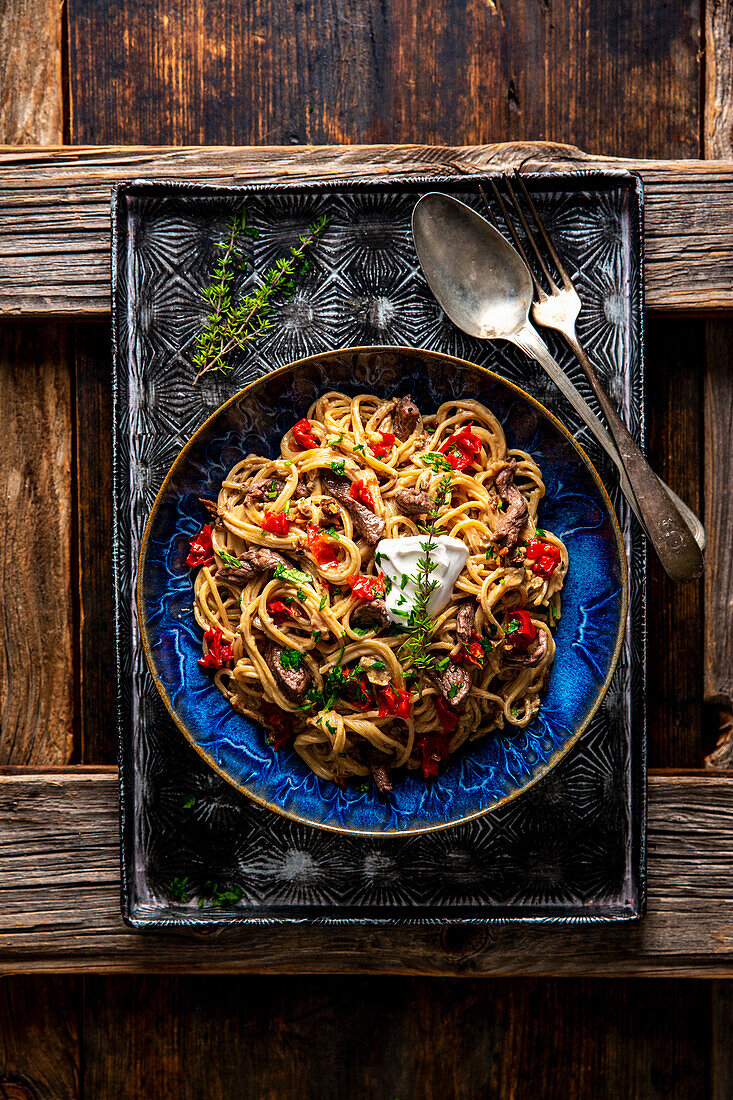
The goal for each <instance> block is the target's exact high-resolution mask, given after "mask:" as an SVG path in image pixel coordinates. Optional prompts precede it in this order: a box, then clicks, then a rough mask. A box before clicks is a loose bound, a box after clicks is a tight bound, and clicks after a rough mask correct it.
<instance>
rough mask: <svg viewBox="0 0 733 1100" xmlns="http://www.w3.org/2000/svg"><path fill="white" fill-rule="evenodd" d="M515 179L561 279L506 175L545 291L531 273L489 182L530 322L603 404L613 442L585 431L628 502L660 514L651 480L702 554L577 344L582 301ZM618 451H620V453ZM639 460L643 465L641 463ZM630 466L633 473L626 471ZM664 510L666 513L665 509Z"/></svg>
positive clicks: (701, 539)
mask: <svg viewBox="0 0 733 1100" xmlns="http://www.w3.org/2000/svg"><path fill="white" fill-rule="evenodd" d="M514 177H515V179H516V182H517V184H518V186H519V187H520V189H521V191H522V195H523V197H524V201H525V202H526V204H527V206H528V207H529V210H530V211H531V214H532V217H533V219H534V221H535V223H536V225H537V229H538V230H539V233H540V236H541V238H542V240H543V241H544V244H545V247H546V249H547V251H548V253H549V256H550V259H551V260H552V263H553V264H554V265H555V268H556V270H557V272H558V275H559V276H560V279H561V281H562V286H558V284H557V282H556V280H555V279H554V278H553V276H552V275H551V274H550V270H549V267H548V265H547V263H546V262H545V258H544V256H543V255H542V252H541V250H540V247H539V245H538V243H537V239H536V236H535V234H534V233H533V232H532V231H531V230H530V227H529V225H528V223H527V219H526V218H525V216H524V213H523V211H522V207H521V206H520V204H519V203H518V202H517V197H516V195H515V193H514V189H513V188H512V185H511V181H510V180H509V178H508V177H507V176H505V177H503V182H504V185H505V187H506V189H507V191H508V192H509V195H510V196H511V200H512V204H513V206H514V209H515V210H516V212H517V216H518V218H519V221H520V223H521V226H522V229H523V230H524V233H525V236H526V238H527V240H528V241H529V244H530V247H531V249H532V252H533V253H534V257H535V259H536V261H537V263H538V265H539V267H540V270H541V272H542V275H543V277H544V279H545V280H546V282H547V286H548V287H549V293H548V292H547V291H546V290H545V288H544V286H543V285H542V284H541V283H540V281H539V279H538V278H537V276H536V274H535V271H534V269H533V265H532V264H531V263H530V260H529V257H528V255H527V251H526V249H525V247H524V245H523V243H522V241H521V239H520V237H519V234H518V233H517V230H516V227H515V225H514V221H513V219H512V217H511V216H510V214H509V211H508V209H507V206H506V203H505V202H504V199H503V197H502V194H501V191H500V190H499V187H498V186H497V184H496V181H495V180H494V179H491V181H490V182H491V187H492V189H493V192H494V197H495V198H496V201H497V203H498V205H499V209H500V210H501V214H502V217H503V219H504V222H505V223H506V226H507V229H508V230H509V233H510V234H511V238H512V241H513V242H514V247H515V248H516V249H517V252H518V253H519V255H520V256H521V257H522V259H523V260H524V263H525V264H526V266H527V269H528V270H529V273H530V275H531V277H532V282H533V283H534V288H535V295H536V300H535V302H534V304H533V306H532V319H533V320H534V321H535V323H536V324H538V325H543V326H544V327H545V328H551V329H554V330H555V331H556V332H560V333H562V335H563V336H564V337H565V340H566V342H567V344H568V346H569V347H570V349H571V351H572V352H573V354H574V355H575V356H576V358H577V360H578V362H579V363H580V365H581V367H582V368H583V371H584V372H585V375H586V378H587V379H588V382H589V383H590V386H591V388H592V390H593V392H594V394H595V396H596V398H597V400H598V403H599V405H600V406H601V409H602V411H603V413H604V416H605V417H606V422H607V423H608V426H609V429H610V430H611V433H612V435H613V442H612V441H611V440H610V439H609V437H608V436H607V435H606V434H605V432H604V433H603V435H602V436H601V435H600V434H598V433H597V432H595V429H594V428H593V425H592V424H590V423H589V427H590V428H591V429H592V430H594V434H595V435H596V438H597V439H598V441H599V443H600V444H601V445H602V446H603V448H604V449H605V450H606V451H607V453H608V454H609V456H610V458H611V459H612V460H613V461H614V463H615V465H616V466H617V468H618V470H619V474H620V476H621V481H622V486H623V488H624V494H625V495H626V496H627V498H628V497H629V493H628V492H627V491H626V490H627V489H629V490H630V489H631V484H630V481H631V482H632V483H633V485H634V489H633V491H632V496H631V498H629V499H630V503H631V504H632V507H633V499H634V497H637V498H638V496H639V494H640V493H644V496H645V508H644V510H645V511H647V512H648V511H649V505H651V506H652V513H653V514H654V513H656V514H658V513H659V510H660V508H659V506H660V504H662V505H663V498H662V501H661V502H659V501H657V502H656V503H657V507H656V509H654V499H653V498H654V495H655V486H654V484H653V482H654V481H656V482H657V483H658V484H659V485H660V486H661V488H662V489H663V490H664V492H665V493H666V494H667V496H668V497H669V499H670V500H671V501H672V504H673V505H674V506H675V508H676V509H677V511H678V512H679V514H680V516H681V517H682V519H683V520H684V522H685V524H686V525H687V527H688V528H689V530H690V532H691V534H692V536H693V538H694V540H695V542H696V543H697V545H698V546H699V548H700V550H701V551H702V550H704V549H705V528H704V527H703V525H702V523H701V522H700V520H699V519H698V518H697V516H696V515H695V513H694V512H693V511H692V509H691V508H688V506H687V505H686V504H685V502H684V501H683V500H680V498H679V497H678V496H677V494H676V493H675V492H674V491H673V490H672V489H670V487H669V485H667V484H666V483H665V482H664V481H662V479H661V478H660V477H658V476H657V475H656V474H654V473H653V471H651V468H650V467H649V466H648V463H647V462H646V459H645V458H644V457H643V455H641V452H640V451H639V448H638V447H637V445H636V443H635V442H634V440H633V439H632V437H631V435H630V434H629V431H628V429H627V428H626V425H625V424H624V423H623V421H622V420H621V417H620V416H619V415H618V413H617V411H616V408H615V406H614V405H613V404H612V402H611V401H610V399H609V397H608V395H607V394H606V392H605V390H604V389H603V387H602V385H601V383H600V381H599V379H598V376H597V374H596V371H595V368H594V367H593V364H592V363H591V361H590V359H589V358H588V356H587V354H586V351H585V349H584V347H583V345H582V344H581V343H580V340H579V339H578V334H577V332H576V327H575V323H576V321H577V319H578V316H579V314H580V310H581V301H580V297H579V295H578V292H577V290H576V289H575V287H574V286H573V283H572V280H571V278H570V275H569V274H568V271H567V268H566V267H565V265H564V263H563V262H562V260H561V259H560V257H559V255H558V253H557V250H556V248H555V246H554V245H553V243H552V240H551V238H550V235H549V233H548V232H547V230H546V229H545V226H544V223H543V222H542V219H541V218H540V215H539V213H538V212H537V208H536V206H535V204H534V202H533V201H532V197H531V195H530V194H529V191H528V190H527V188H526V186H525V183H524V180H523V179H522V177H521V175H520V174H519V172H518V171H517V170H516V169H515V170H514ZM479 190H480V191H481V195H482V197H483V200H484V203H485V204H486V209H487V211H488V213H489V216H490V217H491V207H490V205H489V200H488V198H487V195H486V192H485V191H484V188H483V186H482V185H481V184H479ZM614 443H615V445H616V448H618V451H616V450H614V445H613V444H614ZM618 452H620V454H619V453H618ZM640 459H641V461H639V460H640ZM642 464H643V465H642ZM629 465H630V466H631V469H629ZM644 467H646V470H648V471H649V473H650V474H651V479H649V478H646V477H645V476H644V475H645V470H644ZM629 474H631V475H632V476H631V477H629ZM652 479H653V480H652ZM633 510H634V513H635V515H636V517H637V519H638V520H639V521H640V523H641V524H642V527H644V529H645V530H646V532H647V535H648V536H649V537H650V539H651V540H652V542H655V538H654V532H653V531H651V530H650V526H649V525H648V524H647V523H645V522H644V520H643V519H642V517H641V515H640V511H639V509H638V506H637V508H634V509H633ZM667 510H669V506H668V505H667Z"/></svg>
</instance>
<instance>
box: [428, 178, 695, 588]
mask: <svg viewBox="0 0 733 1100" xmlns="http://www.w3.org/2000/svg"><path fill="white" fill-rule="evenodd" d="M412 232H413V237H414V240H415V247H416V249H417V255H418V259H419V261H420V266H421V267H422V270H423V274H424V275H425V278H426V280H427V282H428V285H429V286H430V289H431V290H432V292H433V294H434V295H435V297H436V299H437V301H438V303H439V304H440V305H441V306H442V308H443V309H444V310H445V312H446V313H447V314H448V316H449V317H450V319H451V320H452V321H453V323H454V324H456V325H457V326H458V327H459V328H461V329H462V330H463V331H464V332H466V333H468V335H470V336H475V337H478V338H480V339H484V340H496V339H503V340H508V341H510V342H511V343H514V344H516V345H517V347H520V348H522V350H523V351H525V352H526V353H527V354H528V355H529V356H531V357H532V358H534V359H536V360H537V362H538V363H539V364H540V365H541V366H542V367H543V368H544V370H545V371H546V372H547V373H548V374H549V376H550V377H551V378H552V380H553V382H555V384H556V385H557V387H558V388H559V389H560V391H561V392H562V393H563V394H564V396H565V397H566V398H567V399H568V401H569V402H570V403H571V405H572V406H573V408H574V409H575V410H576V412H577V413H578V415H579V416H580V417H581V418H582V419H583V421H584V422H585V424H586V425H587V426H588V428H589V429H590V430H591V431H592V432H593V434H594V435H595V437H596V439H597V440H598V442H599V443H600V444H601V446H602V447H603V448H604V449H605V450H606V452H607V453H608V455H609V456H610V458H611V459H612V460H613V462H614V463H615V465H616V466H617V468H618V470H619V474H620V480H621V489H622V492H623V493H624V496H625V497H626V498H627V500H628V501H629V504H630V506H631V507H632V509H633V511H634V513H635V515H636V516H637V518H638V519H639V521H640V522H641V524H642V526H643V527H644V529H645V531H646V532H647V535H648V537H649V539H650V541H651V543H652V545H653V546H654V548H655V550H656V552H657V554H658V556H659V559H660V561H661V562H662V565H663V566H664V568H665V570H666V571H667V573H668V574H669V575H670V577H672V579H673V580H678V581H687V580H693V579H694V578H695V577H699V576H700V573H701V572H702V567H703V559H702V550H701V547H700V545H699V544H698V542H697V541H696V539H695V536H694V533H693V531H692V530H691V529H690V526H689V525H688V522H686V520H685V518H684V516H683V514H682V512H681V509H680V505H682V509H684V510H686V511H688V510H687V509H686V506H685V505H684V504H683V503H682V502H681V501H679V498H677V497H676V496H675V494H673V493H672V490H671V489H669V487H668V486H665V485H664V483H663V482H661V481H660V479H659V478H658V477H657V475H656V474H655V473H654V471H653V470H652V469H651V467H650V466H649V464H648V463H647V461H646V459H645V458H644V456H643V454H642V453H641V451H640V449H639V447H638V446H637V444H636V443H635V441H634V440H633V438H632V437H631V435H630V433H629V431H628V429H627V428H626V426H625V425H624V424H623V422H622V420H621V418H620V416H619V415H618V413H617V412H616V410H615V408H614V407H613V405H612V403H611V401H610V400H609V398H608V396H607V395H606V393H605V391H604V390H603V388H602V386H601V384H600V382H599V381H598V378H597V376H596V374H595V370H594V368H593V366H592V364H591V363H590V361H589V360H588V358H587V356H585V354H584V353H583V355H584V358H585V363H584V362H583V360H581V366H583V369H584V370H585V373H586V375H587V377H588V381H589V383H590V385H591V387H592V389H593V392H594V393H595V395H596V398H597V400H598V402H599V404H600V406H601V408H602V410H603V413H604V415H605V416H606V418H607V420H608V423H609V427H610V428H611V431H612V434H613V438H611V436H609V433H608V432H607V431H606V429H605V428H604V426H603V425H602V424H601V422H600V420H599V419H598V417H597V416H596V415H595V413H594V412H593V410H592V409H591V408H590V406H589V405H588V403H587V402H586V401H585V399H584V398H583V397H582V396H581V394H580V393H579V392H578V390H577V389H576V388H575V386H574V385H573V383H572V382H571V381H570V379H569V378H568V377H567V375H566V374H565V373H564V371H563V370H562V368H561V367H560V365H559V364H558V363H557V362H556V360H555V359H554V358H553V356H552V354H551V353H550V350H549V348H548V347H547V345H546V344H545V342H544V340H543V339H542V337H541V336H540V334H539V333H538V332H537V330H536V329H535V328H534V326H533V325H532V323H531V321H530V319H529V315H530V310H532V309H533V305H534V303H533V290H534V281H536V280H535V276H533V274H532V273H531V271H530V269H529V267H528V265H527V264H526V263H525V261H524V260H523V259H522V257H521V256H520V255H519V253H518V252H517V251H516V250H515V249H514V248H513V247H512V245H511V244H510V243H509V242H508V241H507V240H506V239H505V238H504V237H503V236H502V234H501V233H499V231H498V230H497V229H496V228H495V227H494V226H492V225H491V224H490V223H489V222H488V221H487V220H486V219H485V218H482V217H481V215H480V214H477V213H476V212H475V211H474V210H472V209H471V208H470V207H469V206H466V204H465V203H462V202H459V201H458V200H457V199H453V198H451V197H450V196H448V195H444V194H440V193H439V192H432V193H430V194H428V195H424V196H423V197H422V198H421V199H420V200H419V202H418V203H417V204H416V205H415V208H414V210H413V213H412ZM545 266H546V265H545ZM568 281H569V280H568ZM571 286H572V284H571ZM560 293H563V292H560ZM565 293H566V294H568V292H567V288H565ZM573 293H575V291H574V290H573ZM546 298H547V299H548V300H551V299H550V296H549V295H546ZM566 300H567V301H569V296H568V298H566ZM544 305H545V308H546V305H547V303H544ZM576 316H577V314H576ZM572 324H573V333H574V330H575V318H573V319H572ZM575 339H576V342H577V337H576V338H575ZM578 346H580V345H578ZM573 350H575V349H573ZM581 351H582V348H581ZM586 364H587V365H586ZM689 515H690V517H691V518H692V519H693V520H694V521H695V523H696V524H698V525H699V521H697V519H696V517H694V515H693V513H689ZM698 535H699V536H701V538H702V540H703V544H704V532H702V527H701V525H699V532H698Z"/></svg>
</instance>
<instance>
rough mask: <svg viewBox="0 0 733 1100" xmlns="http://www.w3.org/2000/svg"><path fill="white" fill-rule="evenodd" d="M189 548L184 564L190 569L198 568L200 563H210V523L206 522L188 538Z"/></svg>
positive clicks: (211, 550) (211, 561)
mask: <svg viewBox="0 0 733 1100" xmlns="http://www.w3.org/2000/svg"><path fill="white" fill-rule="evenodd" d="M188 543H189V546H190V547H191V549H190V550H189V552H188V557H187V558H186V565H188V566H190V568H191V569H198V568H199V566H200V565H212V564H213V561H214V550H213V548H212V545H211V524H210V523H206V524H204V526H203V527H202V528H201V530H200V531H199V533H198V534H197V535H194V536H193V538H192V539H189V540H188Z"/></svg>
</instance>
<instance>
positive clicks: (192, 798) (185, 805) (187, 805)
mask: <svg viewBox="0 0 733 1100" xmlns="http://www.w3.org/2000/svg"><path fill="white" fill-rule="evenodd" d="M195 805H196V795H195V794H190V795H189V796H188V798H187V799H186V801H185V802H184V803H183V808H184V810H190V809H191V807H192V806H195Z"/></svg>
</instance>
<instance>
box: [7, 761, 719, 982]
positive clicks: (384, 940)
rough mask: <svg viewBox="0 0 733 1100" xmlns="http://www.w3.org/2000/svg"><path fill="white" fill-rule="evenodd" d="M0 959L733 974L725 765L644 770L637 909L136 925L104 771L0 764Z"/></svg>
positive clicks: (112, 968)
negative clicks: (479, 919) (622, 917)
mask: <svg viewBox="0 0 733 1100" xmlns="http://www.w3.org/2000/svg"><path fill="white" fill-rule="evenodd" d="M0 819H2V820H3V821H4V823H5V827H4V829H3V832H2V834H1V835H0V972H1V973H6V974H11V973H17V972H22V971H25V972H32V971H49V972H50V971H64V972H68V973H71V972H78V971H98V972H105V973H112V972H125V971H127V972H131V971H150V972H161V973H162V972H170V971H184V972H196V971H198V972H220V973H236V972H249V973H301V972H302V973H305V972H308V973H323V972H330V973H334V972H339V973H351V974H355V973H370V972H371V973H414V974H418V973H422V974H475V975H479V974H484V975H490V974H493V975H501V974H504V975H507V974H526V975H531V974H534V975H541V974H562V975H593V974H595V975H624V974H636V975H645V974H646V975H657V976H664V975H666V976H672V975H676V976H687V977H704V976H708V977H716V976H721V977H722V976H733V922H732V921H731V917H730V904H729V901H730V896H731V891H733V777H731V776H726V775H722V774H721V775H713V774H711V773H704V772H702V773H696V774H691V775H687V776H682V775H666V774H665V775H655V776H652V778H651V782H650V808H649V841H648V849H649V889H648V895H649V904H648V915H647V916H646V917H645V918H644V919H643V920H642V921H640V922H636V923H633V924H614V925H607V924H606V925H590V926H586V927H583V928H582V929H581V928H577V927H569V928H562V927H557V926H555V927H545V928H543V927H539V926H536V925H535V926H521V925H512V926H506V925H505V926H500V925H499V926H496V925H495V926H486V927H475V926H474V927H470V926H469V927H463V928H460V927H454V928H448V929H441V928H419V927H412V928H389V929H382V930H380V929H379V928H374V927H369V926H364V927H333V928H323V927H321V928H317V927H313V928H306V927H302V928H300V927H297V926H295V927H291V928H287V927H279V928H257V927H249V928H246V929H240V930H235V931H228V932H226V933H223V934H222V935H220V936H218V937H214V938H212V937H205V938H204V937H201V936H198V937H197V936H183V935H175V936H173V935H161V934H140V933H137V932H133V931H130V930H129V929H127V928H125V926H124V925H123V923H122V920H121V918H120V911H119V847H118V817H117V776H116V772H115V770H114V769H107V770H100V771H95V770H94V769H87V768H84V769H80V770H77V771H74V770H72V771H67V772H64V771H63V770H59V771H58V772H57V773H55V774H48V773H47V774H38V773H35V774H34V773H20V774H5V775H2V776H0Z"/></svg>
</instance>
